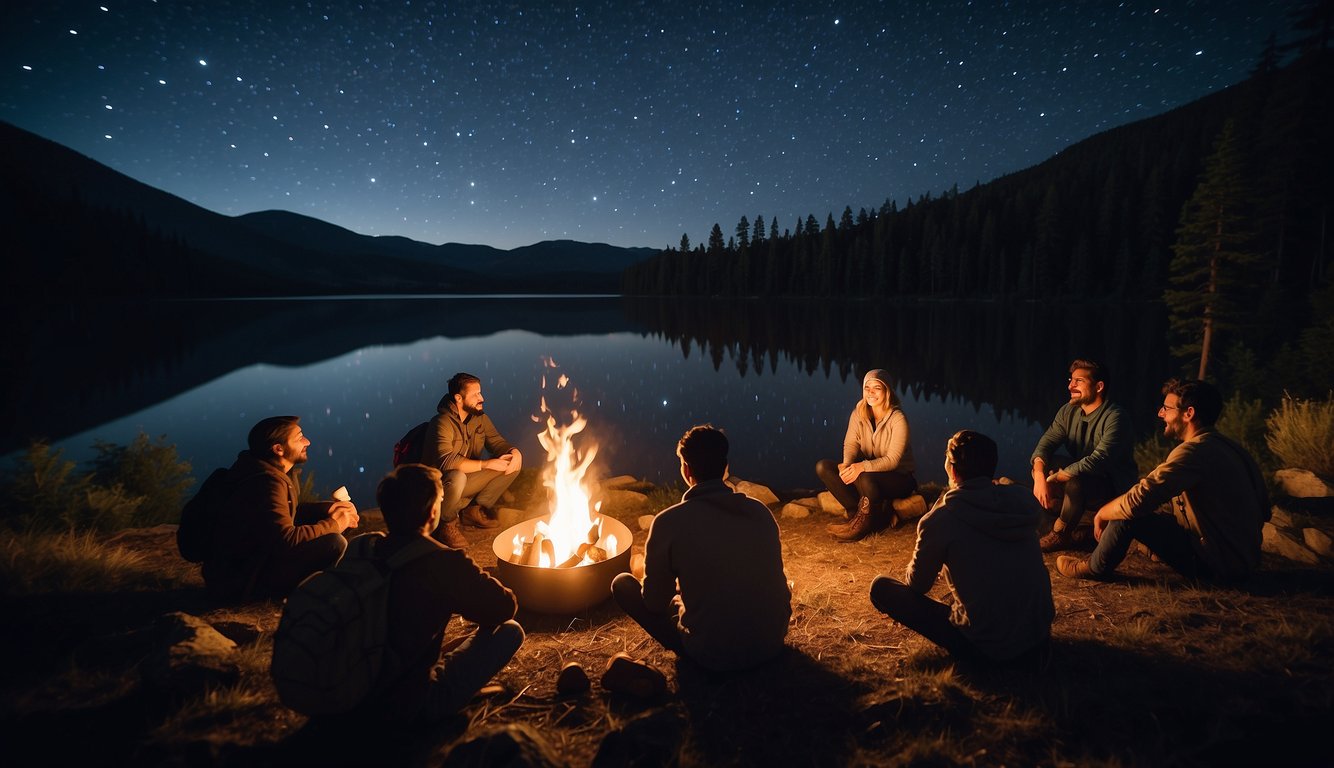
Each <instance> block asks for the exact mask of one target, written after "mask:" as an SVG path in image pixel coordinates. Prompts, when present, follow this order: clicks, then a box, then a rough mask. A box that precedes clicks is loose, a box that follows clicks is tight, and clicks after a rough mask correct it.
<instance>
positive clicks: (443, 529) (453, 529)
mask: <svg viewBox="0 0 1334 768" xmlns="http://www.w3.org/2000/svg"><path fill="white" fill-rule="evenodd" d="M432 535H433V536H434V537H435V540H436V541H438V542H440V543H441V544H444V545H445V546H446V547H449V548H451V549H467V548H468V537H466V536H464V535H463V526H461V525H459V521H458V520H450V521H449V522H447V523H441V524H440V525H439V527H437V528H436V529H435V533H434V534H432Z"/></svg>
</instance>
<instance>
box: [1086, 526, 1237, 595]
mask: <svg viewBox="0 0 1334 768" xmlns="http://www.w3.org/2000/svg"><path fill="white" fill-rule="evenodd" d="M1193 538H1194V537H1193V535H1192V534H1191V532H1190V531H1188V530H1186V529H1185V528H1182V527H1181V526H1179V525H1177V521H1176V518H1174V517H1172V516H1171V515H1164V514H1157V513H1154V514H1148V515H1141V516H1139V517H1132V518H1130V519H1129V520H1113V521H1111V522H1110V523H1108V524H1107V527H1106V528H1105V529H1103V532H1102V538H1100V539H1098V546H1097V548H1096V549H1094V550H1093V554H1092V555H1090V556H1089V570H1090V571H1092V572H1093V575H1094V576H1108V575H1111V573H1112V571H1115V570H1116V566H1118V565H1120V564H1121V561H1122V560H1124V559H1125V558H1126V552H1127V551H1129V550H1130V542H1131V541H1133V540H1135V539H1139V540H1140V541H1141V542H1143V543H1144V546H1146V547H1148V548H1149V549H1150V550H1152V551H1153V553H1154V554H1155V555H1157V556H1158V559H1159V560H1162V561H1163V562H1164V563H1166V564H1167V565H1169V566H1171V568H1172V569H1173V570H1175V571H1176V572H1177V573H1180V574H1181V575H1182V576H1185V577H1186V578H1188V579H1205V580H1209V579H1212V578H1213V571H1212V570H1210V568H1209V567H1208V565H1206V564H1205V563H1204V562H1203V561H1202V560H1200V557H1199V555H1197V554H1195V548H1194V547H1193V546H1192V543H1193Z"/></svg>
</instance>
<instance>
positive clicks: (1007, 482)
mask: <svg viewBox="0 0 1334 768" xmlns="http://www.w3.org/2000/svg"><path fill="white" fill-rule="evenodd" d="M996 485H1014V481H1013V480H1011V479H1010V478H1008V477H1006V476H1004V475H1001V476H1000V477H998V478H996Z"/></svg>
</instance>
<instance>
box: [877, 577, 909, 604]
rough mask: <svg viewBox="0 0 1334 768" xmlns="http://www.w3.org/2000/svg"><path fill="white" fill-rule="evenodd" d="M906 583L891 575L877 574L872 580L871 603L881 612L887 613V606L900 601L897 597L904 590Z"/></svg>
mask: <svg viewBox="0 0 1334 768" xmlns="http://www.w3.org/2000/svg"><path fill="white" fill-rule="evenodd" d="M903 588H904V584H903V582H901V581H899V580H898V579H895V578H892V577H889V576H877V577H875V580H874V581H872V582H871V604H872V605H874V606H875V607H876V609H877V610H879V611H880V612H881V613H886V612H887V610H886V608H887V606H891V605H893V604H894V603H896V602H898V601H897V599H896V598H897V597H898V595H899V594H900V593H901V592H902V591H903Z"/></svg>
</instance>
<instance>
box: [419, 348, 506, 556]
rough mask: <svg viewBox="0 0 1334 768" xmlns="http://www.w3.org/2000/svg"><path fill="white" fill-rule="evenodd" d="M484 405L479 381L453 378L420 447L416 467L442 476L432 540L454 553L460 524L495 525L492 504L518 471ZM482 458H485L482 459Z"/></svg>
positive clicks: (461, 543) (460, 540)
mask: <svg viewBox="0 0 1334 768" xmlns="http://www.w3.org/2000/svg"><path fill="white" fill-rule="evenodd" d="M485 402H486V399H485V398H484V397H483V396H482V380H481V379H479V378H477V377H476V376H473V375H472V374H470V373H456V374H454V377H453V378H451V379H450V380H449V389H448V391H446V392H445V396H444V397H442V398H440V404H439V405H437V406H436V415H435V418H433V419H431V423H430V426H429V427H428V428H427V431H426V438H425V440H424V443H425V444H424V445H423V446H422V458H421V463H423V464H425V465H426V466H428V467H435V468H436V469H438V470H440V472H441V474H442V475H443V476H444V493H445V498H444V502H443V503H442V505H441V508H440V511H441V522H440V527H439V528H437V529H436V531H435V534H434V536H435V538H436V539H438V540H439V541H441V542H443V543H444V544H445V545H447V546H450V547H454V548H456V549H461V548H463V547H466V546H468V540H467V538H466V537H464V535H463V531H462V529H461V528H460V527H459V523H460V522H464V523H467V524H469V525H473V526H476V527H478V528H495V527H496V526H497V525H498V523H497V522H496V520H495V518H496V511H495V508H496V504H497V503H498V502H499V501H500V497H501V496H502V495H503V494H504V493H505V491H506V490H508V489H509V487H510V483H512V482H514V478H516V477H518V473H519V469H520V468H521V467H522V466H523V456H522V455H521V454H520V453H519V449H518V448H515V447H514V446H512V445H510V444H509V442H508V441H507V440H505V438H503V437H501V436H500V431H499V430H497V429H496V425H495V423H493V422H492V421H491V417H490V416H488V415H487V414H486V412H485V411H484V410H483V404H484V403H485ZM483 452H486V453H488V454H490V456H489V458H483ZM465 505H466V507H465Z"/></svg>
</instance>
